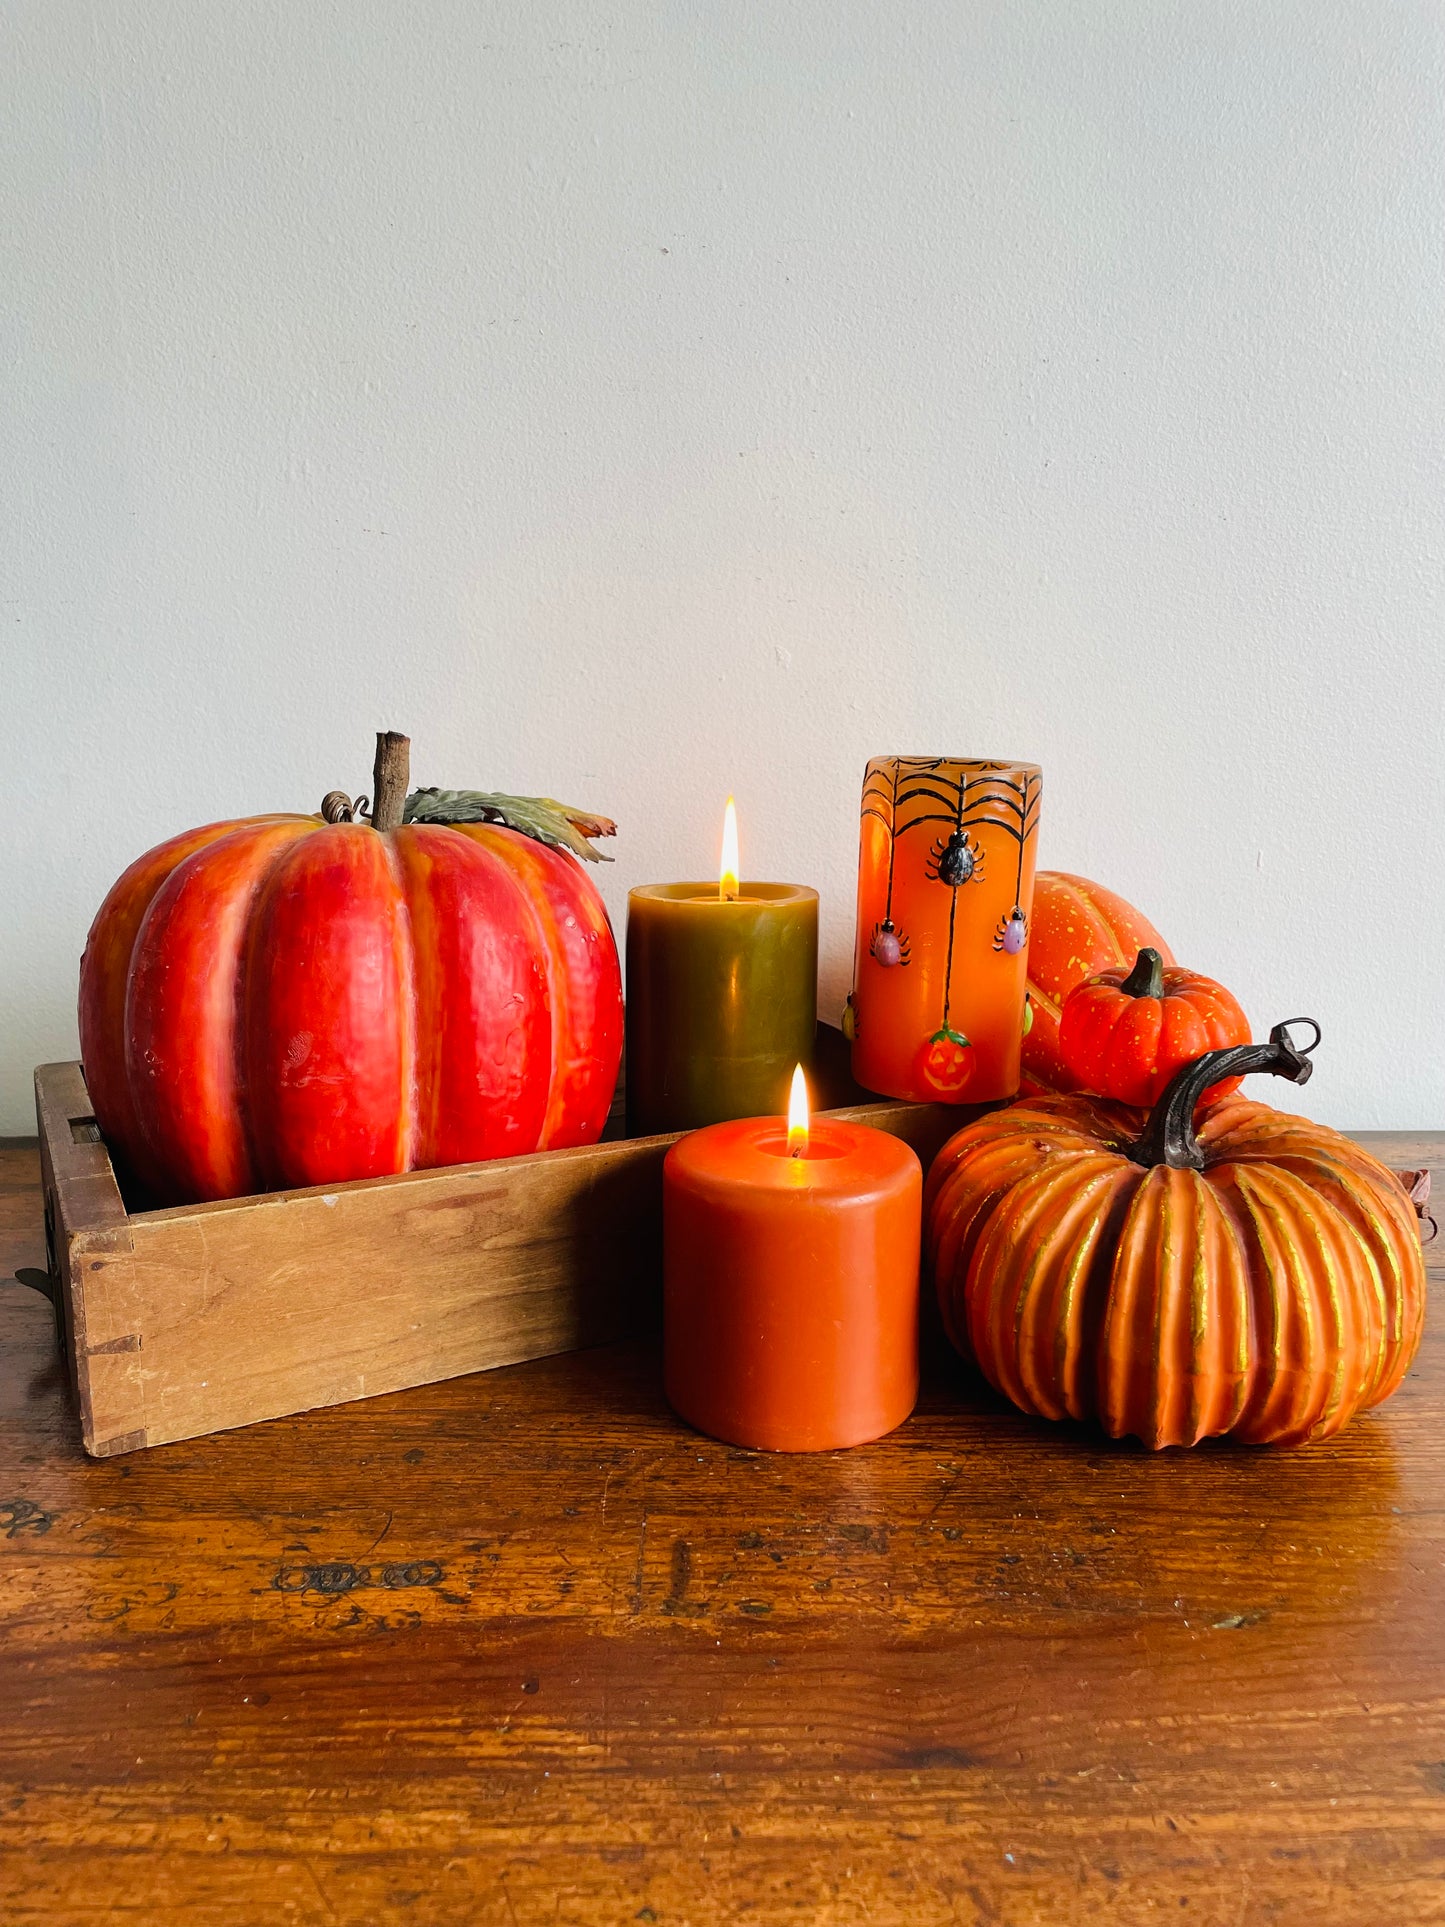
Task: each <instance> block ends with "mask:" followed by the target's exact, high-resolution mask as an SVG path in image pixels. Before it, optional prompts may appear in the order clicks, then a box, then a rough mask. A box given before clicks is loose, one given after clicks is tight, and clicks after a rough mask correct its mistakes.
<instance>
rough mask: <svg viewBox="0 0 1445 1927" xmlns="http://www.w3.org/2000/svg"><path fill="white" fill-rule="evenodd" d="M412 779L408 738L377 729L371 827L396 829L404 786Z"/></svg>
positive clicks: (404, 798) (404, 804)
mask: <svg viewBox="0 0 1445 1927" xmlns="http://www.w3.org/2000/svg"><path fill="white" fill-rule="evenodd" d="M410 781H411V738H410V736H398V734H397V733H396V731H395V730H394V729H379V730H378V731H377V732H376V767H375V769H374V771H373V774H372V783H371V796H372V803H371V827H372V828H373V829H374V830H395V829H399V828H400V826H401V820H402V813H403V812H404V810H405V809H406V786H407V784H408V783H409V782H410Z"/></svg>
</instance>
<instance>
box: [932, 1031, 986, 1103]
mask: <svg viewBox="0 0 1445 1927" xmlns="http://www.w3.org/2000/svg"><path fill="white" fill-rule="evenodd" d="M918 1073H919V1076H920V1077H922V1079H923V1081H924V1083H925V1084H927V1085H928V1086H929V1088H930V1089H931V1090H932V1091H933V1092H935V1093H936V1094H937V1096H939V1097H940V1098H942V1099H943V1100H944V1101H945V1102H948V1101H950V1100H952V1099H956V1098H957V1097H958V1095H959V1093H960V1092H961V1091H962V1090H963V1089H964V1087H965V1086H966V1085H967V1083H968V1081H969V1079H970V1078H971V1077H972V1075H973V1045H972V1044H970V1043H969V1041H968V1039H967V1038H966V1037H964V1036H963V1035H962V1034H961V1033H960V1032H959V1031H956V1030H951V1029H950V1028H949V1027H948V1026H947V1025H946V1024H945V1025H944V1027H943V1029H942V1030H939V1031H935V1032H934V1034H933V1036H932V1037H930V1038H929V1039H928V1041H927V1043H926V1044H925V1045H924V1046H923V1049H922V1050H921V1051H920V1052H919V1053H918Z"/></svg>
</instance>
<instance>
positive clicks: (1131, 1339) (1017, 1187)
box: [924, 1024, 1425, 1447]
mask: <svg viewBox="0 0 1445 1927" xmlns="http://www.w3.org/2000/svg"><path fill="white" fill-rule="evenodd" d="M1315 1041H1316V1042H1317V1041H1318V1027H1316V1038H1315ZM1313 1047H1314V1046H1313V1044H1311V1045H1310V1046H1308V1047H1307V1049H1313ZM1307 1049H1306V1050H1302V1049H1300V1048H1299V1047H1297V1046H1296V1045H1295V1044H1294V1043H1293V1042H1292V1041H1291V1039H1290V1036H1289V1030H1288V1027H1287V1026H1285V1025H1282V1024H1281V1025H1278V1026H1276V1028H1275V1029H1274V1031H1272V1032H1271V1034H1270V1040H1269V1042H1268V1043H1267V1044H1246V1045H1240V1046H1237V1047H1236V1048H1234V1049H1231V1050H1218V1051H1210V1052H1208V1053H1206V1054H1205V1055H1204V1056H1202V1057H1200V1058H1198V1059H1197V1060H1196V1061H1195V1062H1194V1063H1193V1064H1190V1065H1188V1066H1186V1067H1185V1068H1184V1069H1183V1070H1181V1071H1180V1072H1179V1073H1178V1074H1177V1075H1176V1076H1175V1078H1174V1079H1173V1081H1172V1082H1171V1084H1170V1085H1169V1088H1168V1090H1167V1091H1166V1092H1165V1094H1164V1096H1163V1097H1162V1098H1161V1100H1160V1102H1159V1103H1158V1104H1157V1105H1156V1106H1155V1108H1154V1110H1153V1112H1152V1113H1149V1114H1148V1115H1147V1116H1146V1114H1145V1113H1144V1112H1142V1111H1138V1110H1133V1109H1130V1108H1128V1107H1127V1106H1124V1105H1121V1104H1116V1103H1111V1102H1108V1101H1106V1100H1104V1099H1100V1098H1093V1097H1086V1096H1075V1095H1072V1094H1071V1095H1056V1096H1055V1095H1049V1096H1041V1097H1036V1098H1026V1099H1024V1100H1022V1101H1020V1102H1019V1103H1017V1104H1011V1105H1008V1106H1007V1107H1005V1108H1004V1109H1003V1110H999V1111H995V1112H993V1113H992V1114H991V1115H990V1116H988V1117H984V1118H981V1119H979V1120H978V1122H977V1123H974V1124H970V1125H968V1126H967V1127H966V1128H965V1129H964V1130H962V1131H960V1132H958V1133H957V1135H956V1136H954V1137H953V1138H951V1139H950V1141H949V1142H948V1144H947V1145H945V1147H944V1149H943V1151H942V1152H941V1153H940V1154H939V1157H938V1159H937V1160H936V1162H935V1164H934V1166H933V1169H932V1171H931V1172H930V1174H929V1180H928V1188H927V1193H926V1196H925V1200H924V1211H925V1224H926V1227H927V1242H928V1252H929V1257H930V1259H931V1262H932V1267H933V1273H934V1278H935V1282H936V1285H937V1289H938V1297H939V1304H940V1307H941V1309H942V1313H943V1319H944V1323H945V1325H946V1327H947V1329H948V1332H949V1335H950V1337H951V1338H952V1339H953V1342H954V1343H955V1344H956V1345H957V1346H958V1347H959V1349H960V1350H961V1351H963V1352H964V1353H965V1354H966V1355H971V1356H972V1357H974V1358H975V1359H976V1360H977V1362H978V1364H979V1366H980V1368H981V1369H982V1371H983V1373H984V1375H985V1377H986V1378H987V1379H988V1380H989V1382H990V1383H991V1384H992V1385H994V1386H995V1387H996V1388H997V1389H998V1390H999V1391H1001V1392H1002V1393H1004V1394H1005V1396H1006V1397H1008V1398H1010V1399H1012V1400H1013V1402H1014V1404H1016V1405H1018V1406H1019V1407H1021V1408H1022V1409H1023V1410H1024V1411H1026V1412H1033V1413H1037V1414H1039V1415H1040V1416H1042V1417H1045V1418H1054V1419H1062V1418H1075V1419H1091V1418H1097V1419H1098V1420H1099V1422H1100V1423H1101V1424H1102V1425H1103V1427H1104V1429H1105V1430H1106V1431H1107V1432H1109V1433H1111V1434H1112V1435H1113V1436H1114V1437H1116V1438H1118V1437H1123V1436H1125V1435H1126V1434H1132V1435H1133V1436H1135V1437H1137V1438H1141V1439H1143V1440H1144V1442H1145V1444H1146V1445H1150V1446H1155V1447H1158V1446H1165V1445H1193V1444H1196V1443H1197V1442H1198V1441H1199V1440H1200V1439H1202V1438H1208V1437H1210V1436H1211V1435H1214V1434H1219V1433H1230V1434H1232V1435H1233V1436H1234V1437H1235V1438H1238V1439H1241V1440H1244V1441H1247V1442H1249V1443H1251V1444H1259V1445H1265V1444H1273V1445H1294V1444H1301V1443H1303V1442H1305V1441H1306V1440H1315V1439H1322V1438H1328V1437H1329V1436H1330V1435H1331V1434H1332V1433H1334V1432H1337V1431H1339V1429H1340V1428H1341V1427H1342V1426H1343V1425H1345V1424H1347V1423H1348V1422H1349V1420H1350V1419H1351V1418H1352V1417H1353V1416H1354V1414H1355V1413H1356V1412H1358V1411H1361V1410H1363V1409H1364V1408H1365V1407H1366V1406H1370V1405H1378V1404H1379V1403H1380V1401H1381V1400H1382V1399H1385V1398H1388V1397H1389V1395H1390V1394H1391V1392H1393V1391H1394V1390H1395V1389H1396V1387H1397V1386H1398V1385H1399V1384H1400V1381H1401V1379H1402V1378H1403V1377H1404V1375H1405V1372H1406V1370H1407V1369H1408V1367H1409V1364H1410V1361H1411V1360H1412V1359H1413V1357H1414V1356H1415V1351H1416V1348H1417V1347H1418V1345H1419V1342H1420V1333H1421V1329H1422V1327H1423V1323H1424V1315H1425V1268H1424V1262H1423V1259H1422V1256H1421V1250H1420V1233H1419V1226H1418V1223H1417V1219H1416V1214H1415V1210H1414V1207H1413V1206H1412V1204H1411V1202H1410V1199H1409V1196H1408V1195H1407V1193H1406V1191H1405V1188H1404V1186H1403V1185H1402V1184H1401V1183H1400V1181H1399V1179H1398V1178H1396V1177H1395V1176H1394V1174H1393V1173H1392V1172H1390V1171H1387V1170H1386V1169H1385V1167H1384V1166H1383V1165H1382V1164H1380V1163H1379V1162H1378V1161H1377V1160H1376V1159H1375V1158H1372V1157H1371V1156H1370V1155H1369V1153H1368V1152H1366V1151H1363V1150H1361V1149H1360V1147H1359V1146H1358V1145H1357V1144H1353V1143H1351V1141H1350V1140H1349V1139H1348V1138H1345V1137H1343V1136H1341V1135H1340V1133H1339V1132H1337V1131H1332V1130H1330V1129H1328V1128H1327V1127H1326V1126H1324V1125H1320V1124H1314V1123H1312V1122H1310V1121H1309V1120H1308V1119H1306V1118H1301V1117H1291V1116H1288V1115H1286V1114H1285V1113H1283V1112H1280V1111H1276V1110H1273V1109H1271V1108H1270V1107H1269V1106H1268V1105H1266V1104H1259V1103H1256V1102H1253V1101H1252V1100H1250V1099H1248V1098H1244V1097H1239V1096H1231V1097H1226V1098H1224V1099H1223V1100H1222V1101H1220V1102H1218V1103H1216V1104H1214V1105H1212V1106H1209V1107H1206V1108H1205V1109H1204V1110H1202V1111H1201V1112H1200V1114H1199V1119H1198V1124H1199V1129H1198V1136H1197V1137H1196V1136H1195V1134H1194V1130H1193V1125H1192V1121H1193V1120H1194V1112H1195V1105H1196V1102H1197V1100H1198V1098H1199V1095H1200V1093H1201V1092H1203V1091H1204V1090H1206V1089H1207V1088H1208V1087H1209V1086H1210V1085H1212V1084H1215V1083H1218V1082H1219V1081H1220V1079H1221V1078H1222V1077H1226V1076H1230V1075H1234V1076H1242V1075H1244V1074H1245V1073H1246V1072H1249V1071H1256V1070H1267V1071H1272V1072H1274V1073H1275V1074H1277V1075H1280V1076H1284V1077H1288V1078H1291V1079H1292V1080H1293V1081H1294V1082H1296V1083H1303V1082H1304V1080H1305V1078H1306V1077H1307V1076H1308V1075H1309V1071H1310V1063H1309V1057H1308V1055H1307Z"/></svg>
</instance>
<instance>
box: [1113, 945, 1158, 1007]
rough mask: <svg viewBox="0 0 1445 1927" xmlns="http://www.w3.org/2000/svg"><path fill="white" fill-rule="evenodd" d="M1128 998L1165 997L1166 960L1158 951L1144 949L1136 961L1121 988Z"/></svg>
mask: <svg viewBox="0 0 1445 1927" xmlns="http://www.w3.org/2000/svg"><path fill="white" fill-rule="evenodd" d="M1119 988H1120V990H1122V991H1123V993H1124V995H1125V996H1126V997H1162V996H1163V995H1164V959H1163V958H1162V957H1161V956H1160V955H1159V952H1158V951H1157V950H1153V949H1144V950H1141V951H1140V952H1139V954H1138V956H1137V957H1136V958H1135V959H1134V968H1133V969H1132V970H1131V971H1130V972H1129V974H1128V976H1127V977H1126V978H1125V979H1124V981H1123V983H1121V984H1120V986H1119Z"/></svg>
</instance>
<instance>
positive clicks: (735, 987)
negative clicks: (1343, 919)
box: [627, 883, 818, 1137]
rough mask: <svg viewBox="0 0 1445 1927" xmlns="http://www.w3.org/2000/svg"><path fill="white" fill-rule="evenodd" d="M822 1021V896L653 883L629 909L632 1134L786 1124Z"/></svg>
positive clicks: (783, 886)
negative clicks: (750, 1121) (764, 1120)
mask: <svg viewBox="0 0 1445 1927" xmlns="http://www.w3.org/2000/svg"><path fill="white" fill-rule="evenodd" d="M817 1021H818V893H817V891H816V890H809V889H807V888H805V887H804V886H802V885H800V884H792V883H743V884H741V885H740V886H739V887H738V894H737V896H736V897H735V898H733V899H732V900H730V901H729V900H727V899H725V898H724V897H723V896H722V895H721V894H720V892H719V888H718V885H717V884H716V883H651V884H646V885H644V886H642V887H641V888H640V889H636V890H633V891H631V892H630V893H629V895H628V899H627V1128H628V1131H629V1132H630V1133H631V1135H632V1136H634V1137H648V1136H651V1135H652V1134H653V1133H654V1132H658V1131H691V1130H695V1129H696V1128H697V1127H698V1126H699V1125H702V1124H720V1123H722V1122H723V1121H724V1120H725V1119H727V1118H734V1117H767V1116H770V1115H778V1116H781V1115H782V1113H783V1112H784V1111H785V1110H786V1109H787V1104H788V1085H789V1083H790V1081H791V1079H792V1075H793V1067H794V1065H796V1064H806V1063H807V1062H808V1060H809V1058H810V1057H811V1055H812V1051H813V1035H814V1032H815V1030H816V1028H817Z"/></svg>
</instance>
